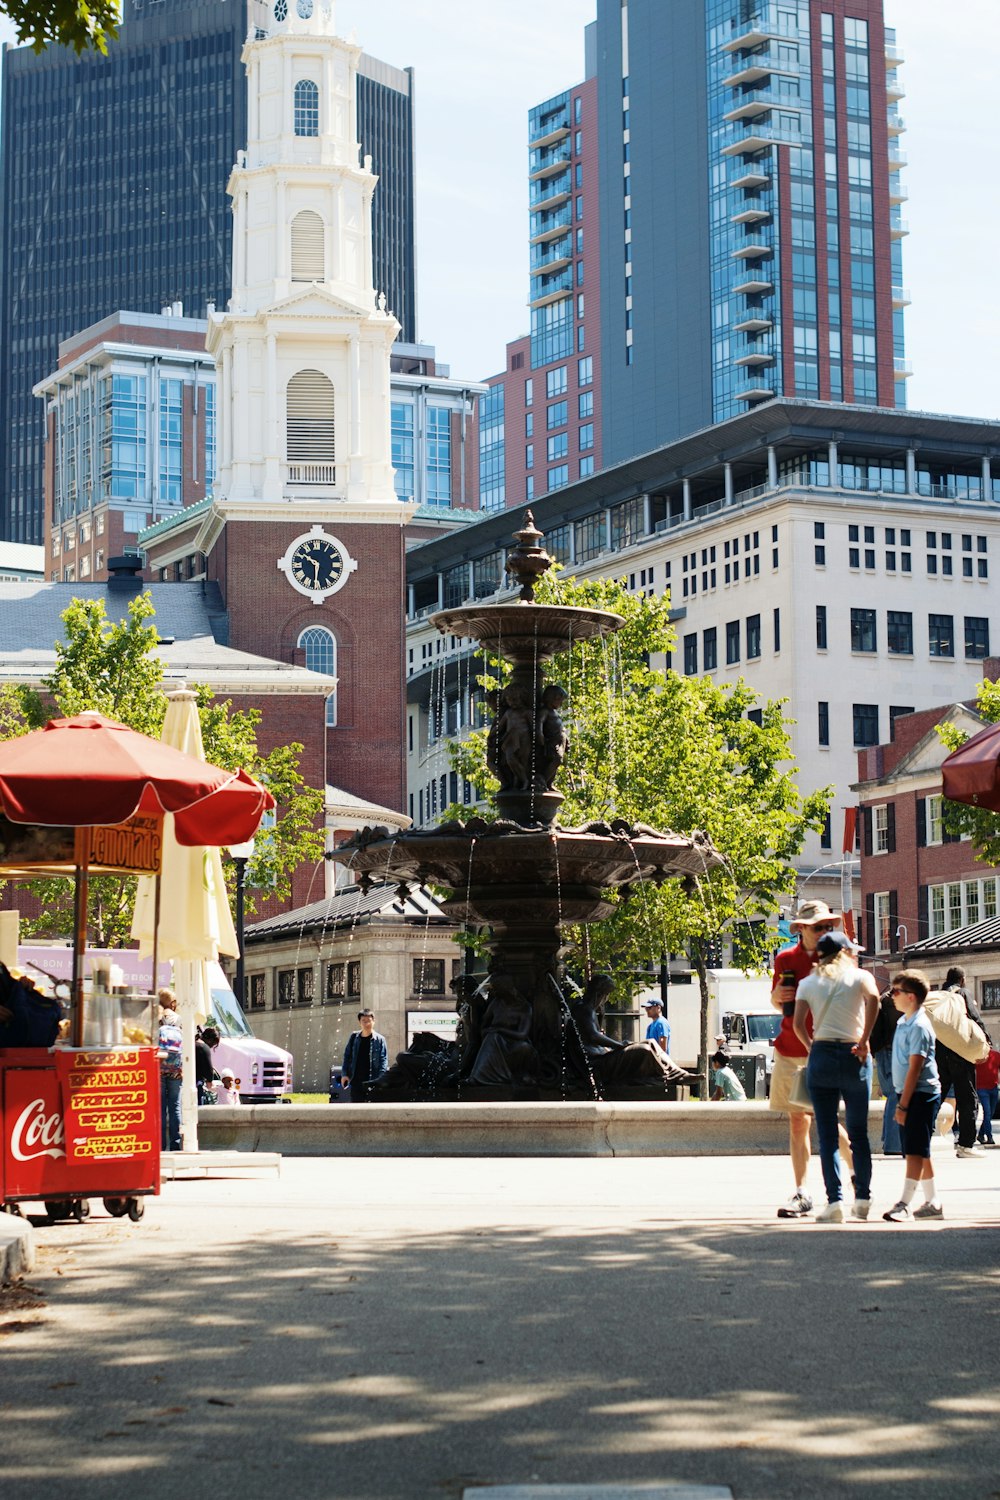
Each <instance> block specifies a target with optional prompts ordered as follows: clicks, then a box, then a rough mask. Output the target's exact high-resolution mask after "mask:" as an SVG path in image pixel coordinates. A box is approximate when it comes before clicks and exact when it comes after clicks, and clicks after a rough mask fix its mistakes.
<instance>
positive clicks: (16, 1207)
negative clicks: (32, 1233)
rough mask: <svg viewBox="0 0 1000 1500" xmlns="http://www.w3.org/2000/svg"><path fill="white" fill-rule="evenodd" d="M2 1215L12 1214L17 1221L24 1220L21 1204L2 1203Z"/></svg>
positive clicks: (0, 1204) (0, 1209) (0, 1210)
mask: <svg viewBox="0 0 1000 1500" xmlns="http://www.w3.org/2000/svg"><path fill="white" fill-rule="evenodd" d="M0 1213H5V1214H11V1215H12V1217H13V1218H15V1219H23V1218H24V1214H23V1212H22V1210H21V1205H20V1203H0Z"/></svg>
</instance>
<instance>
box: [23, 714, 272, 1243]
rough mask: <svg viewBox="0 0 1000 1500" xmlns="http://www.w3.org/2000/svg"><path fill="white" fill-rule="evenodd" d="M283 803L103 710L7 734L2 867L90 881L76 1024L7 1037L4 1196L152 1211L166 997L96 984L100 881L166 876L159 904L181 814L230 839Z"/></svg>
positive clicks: (66, 1209)
mask: <svg viewBox="0 0 1000 1500" xmlns="http://www.w3.org/2000/svg"><path fill="white" fill-rule="evenodd" d="M273 806H274V799H273V797H272V796H271V794H270V793H269V792H268V791H267V790H266V788H264V787H262V786H261V785H260V784H259V783H258V782H256V781H254V780H253V778H252V777H249V776H247V775H246V774H245V772H243V771H237V772H231V771H223V770H220V769H219V768H218V767H217V766H211V765H209V764H207V763H206V762H205V761H203V760H199V759H197V758H196V757H195V756H191V755H187V754H184V753H183V752H182V751H179V750H174V749H172V748H171V747H169V746H166V745H163V744H162V743H161V742H160V741H158V740H152V739H150V738H149V737H148V736H146V735H142V734H139V733H137V732H136V731H134V730H131V729H128V728H127V727H126V726H125V725H123V724H117V723H115V722H114V721H113V720H110V719H106V718H104V717H103V716H102V715H100V714H96V713H84V714H80V715H78V716H77V717H76V718H73V719H53V720H50V722H49V723H48V724H47V725H46V727H45V728H44V729H42V730H38V731H36V732H35V733H33V734H27V735H23V736H21V737H20V738H18V739H14V740H9V741H6V742H4V743H3V744H0V877H3V878H5V879H8V880H14V881H17V880H36V879H38V878H39V876H45V875H55V876H67V875H68V876H71V877H72V878H73V880H74V892H75V922H74V948H73V982H72V988H71V994H70V997H69V1016H68V1033H67V1036H66V1037H60V1038H59V1040H57V1041H56V1042H55V1044H54V1045H53V1046H51V1047H47V1046H44V1045H42V1046H22V1045H19V1044H16V1043H15V1044H11V1045H6V1046H4V1045H0V1120H2V1127H3V1128H2V1136H3V1145H2V1157H0V1174H2V1175H0V1207H6V1206H8V1205H10V1206H12V1207H13V1206H16V1205H18V1204H20V1203H23V1202H26V1201H41V1202H44V1203H45V1205H46V1208H47V1210H48V1212H49V1216H50V1218H58V1217H65V1216H67V1215H69V1214H73V1215H75V1216H76V1217H78V1218H84V1217H86V1214H87V1213H88V1211H89V1199H90V1198H92V1197H100V1198H102V1199H103V1201H104V1205H105V1207H106V1208H107V1210H108V1212H109V1213H111V1214H114V1215H116V1216H118V1215H122V1214H125V1213H127V1214H128V1215H129V1216H130V1217H131V1218H132V1219H136V1220H137V1219H140V1218H141V1217H142V1212H143V1198H144V1197H145V1196H146V1195H148V1194H150V1193H158V1192H159V1190H160V1140H161V1131H162V1123H161V1113H160V1072H159V1059H158V1054H157V1046H156V1043H157V1027H158V1012H157V1006H156V997H155V996H154V995H147V996H143V995H137V994H135V993H134V992H132V993H125V994H123V993H121V990H122V987H121V986H120V985H118V984H116V983H115V978H116V976H115V975H114V974H113V973H112V972H111V971H110V970H109V969H106V970H105V971H104V972H102V973H98V972H97V971H96V970H95V972H94V974H93V975H92V976H91V980H90V984H89V987H88V986H87V985H86V984H85V981H84V955H85V950H86V943H87V906H88V880H89V877H90V875H91V874H116V875H120V874H128V875H142V874H145V875H153V876H156V877H157V902H156V906H157V918H158V914H159V899H158V896H159V879H158V877H159V874H160V869H161V861H162V850H163V826H164V817H165V815H168V814H169V815H171V816H172V817H173V819H174V829H173V832H174V837H175V838H176V839H177V841H178V843H180V844H182V845H186V846H189V847H192V848H194V847H198V846H199V845H200V846H208V845H212V846H220V845H225V844H237V843H241V842H245V841H246V840H247V839H249V838H251V837H252V836H253V834H254V832H255V831H256V829H257V827H258V825H259V823H260V819H261V816H262V815H263V813H264V812H265V811H266V810H267V809H268V808H270V807H273ZM156 972H157V966H156V951H155V948H154V953H153V966H152V973H153V974H154V975H155V974H156Z"/></svg>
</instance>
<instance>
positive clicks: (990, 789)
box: [941, 724, 1000, 812]
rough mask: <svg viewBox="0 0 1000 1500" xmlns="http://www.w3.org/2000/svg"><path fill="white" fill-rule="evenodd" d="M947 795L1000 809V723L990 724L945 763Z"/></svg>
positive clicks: (957, 800)
mask: <svg viewBox="0 0 1000 1500" xmlns="http://www.w3.org/2000/svg"><path fill="white" fill-rule="evenodd" d="M941 783H942V787H941V789H942V791H943V792H944V795H945V796H946V797H948V798H950V800H951V801H952V802H968V803H970V804H971V805H972V806H973V807H985V808H988V809H989V811H990V812H1000V724H988V725H987V726H986V728H985V729H981V730H980V731H979V733H978V734H974V735H973V736H972V738H971V739H969V740H966V742H965V744H964V745H959V747H958V749H957V750H953V751H952V752H951V754H950V755H949V756H947V757H946V758H945V760H944V761H942V763H941Z"/></svg>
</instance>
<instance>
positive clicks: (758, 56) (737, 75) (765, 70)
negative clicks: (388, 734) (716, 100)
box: [722, 47, 798, 89]
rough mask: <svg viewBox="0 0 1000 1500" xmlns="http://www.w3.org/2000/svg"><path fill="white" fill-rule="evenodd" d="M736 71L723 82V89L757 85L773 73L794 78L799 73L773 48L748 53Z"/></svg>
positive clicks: (736, 65)
mask: <svg viewBox="0 0 1000 1500" xmlns="http://www.w3.org/2000/svg"><path fill="white" fill-rule="evenodd" d="M734 69H735V71H734V72H732V73H730V74H729V76H728V77H727V78H724V79H723V80H722V86H723V88H730V89H737V88H745V87H746V86H747V84H751V83H757V82H758V81H759V80H760V79H761V78H767V77H768V76H769V75H770V74H771V73H784V74H788V75H789V76H792V77H794V76H796V75H797V73H798V68H797V67H795V66H793V65H792V64H790V63H788V62H787V61H785V60H784V59H783V58H782V57H781V56H780V55H779V53H778V52H777V50H776V49H775V48H773V47H761V48H759V49H758V50H757V51H756V52H748V53H747V54H746V56H745V57H742V58H740V60H739V62H738V63H735V64H734Z"/></svg>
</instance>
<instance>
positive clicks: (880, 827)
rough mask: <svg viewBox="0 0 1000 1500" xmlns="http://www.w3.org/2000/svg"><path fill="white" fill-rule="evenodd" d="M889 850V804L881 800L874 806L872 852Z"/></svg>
mask: <svg viewBox="0 0 1000 1500" xmlns="http://www.w3.org/2000/svg"><path fill="white" fill-rule="evenodd" d="M888 852H889V804H888V803H887V802H880V803H879V804H878V806H877V807H873V808H872V853H873V854H887V853H888Z"/></svg>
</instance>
